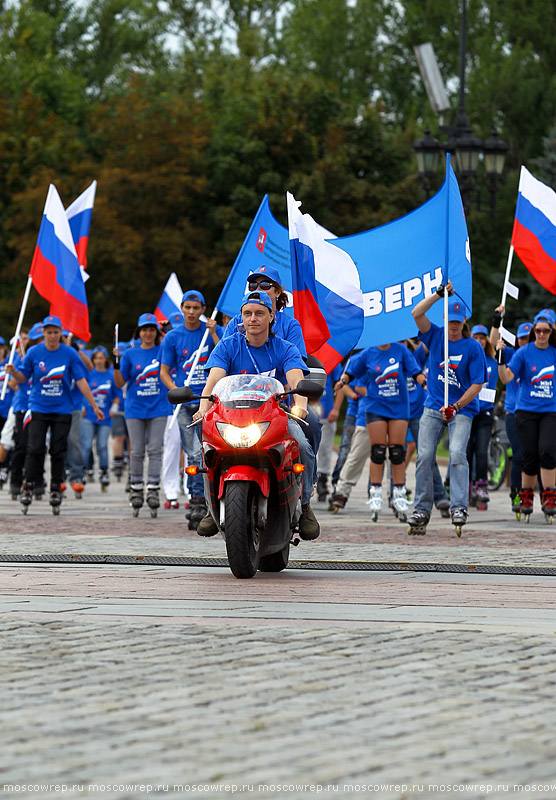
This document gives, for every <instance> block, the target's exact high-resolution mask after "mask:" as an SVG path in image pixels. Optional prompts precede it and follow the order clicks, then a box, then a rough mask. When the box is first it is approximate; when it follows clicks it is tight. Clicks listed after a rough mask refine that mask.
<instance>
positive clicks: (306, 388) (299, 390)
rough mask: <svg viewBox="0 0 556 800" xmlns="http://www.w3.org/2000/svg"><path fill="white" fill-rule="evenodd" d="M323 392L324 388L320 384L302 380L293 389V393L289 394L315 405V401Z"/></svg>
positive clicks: (305, 379)
mask: <svg viewBox="0 0 556 800" xmlns="http://www.w3.org/2000/svg"><path fill="white" fill-rule="evenodd" d="M323 392H324V388H323V387H322V386H321V385H320V383H317V381H312V380H310V378H303V379H302V380H300V381H299V383H298V384H297V386H296V387H295V391H291V392H290V394H298V395H300V396H301V397H306V398H307V399H308V400H311V401H312V402H313V403H315V402H316V401H317V400H320V399H321V397H322V394H323Z"/></svg>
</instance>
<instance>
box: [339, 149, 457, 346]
mask: <svg viewBox="0 0 556 800" xmlns="http://www.w3.org/2000/svg"><path fill="white" fill-rule="evenodd" d="M333 242H334V244H335V245H336V247H341V248H342V249H343V250H345V251H346V252H347V253H349V255H350V256H351V257H352V259H353V260H354V261H355V264H356V266H357V269H358V271H359V278H360V282H361V291H362V292H363V298H364V313H365V326H364V329H363V334H362V335H361V338H360V339H359V343H358V345H357V346H358V347H370V346H374V345H379V344H388V343H390V342H396V341H399V340H400V339H406V338H408V337H411V336H416V335H417V326H416V325H415V322H414V320H413V317H412V315H411V309H412V308H413V306H415V305H416V303H418V302H419V301H420V300H422V299H423V297H427V296H428V295H430V294H432V293H433V292H434V291H435V290H436V287H437V286H439V285H440V284H441V283H445V282H446V281H447V280H448V278H450V280H451V281H452V284H453V286H454V289H455V292H456V294H457V295H458V297H459V298H460V300H462V301H463V303H464V305H465V306H466V308H467V314H466V315H467V316H468V317H469V316H471V308H472V279H471V254H470V249H469V237H468V234H467V224H466V221H465V214H464V211H463V203H462V201H461V195H460V191H459V186H458V182H457V178H456V176H455V173H454V171H453V169H452V167H451V166H450V165H449V164H448V169H447V176H446V180H445V181H444V183H443V184H442V186H441V188H440V189H439V191H438V192H437V193H436V194H435V195H434V196H433V197H431V199H430V200H428V201H427V202H426V203H425V204H424V205H422V206H420V207H419V208H416V209H415V211H412V212H411V213H409V214H407V215H406V216H405V217H401V218H400V219H396V220H394V221H393V222H389V223H387V224H386V225H382V226H380V227H379V228H373V229H372V230H369V231H365V232H363V233H357V234H355V235H354V236H344V237H339V238H338V239H334V240H333ZM442 314H443V304H442V303H437V304H436V305H434V306H433V307H432V309H431V310H430V312H427V316H428V317H429V318H430V320H431V321H432V322H435V323H436V324H437V325H442V324H443V319H442Z"/></svg>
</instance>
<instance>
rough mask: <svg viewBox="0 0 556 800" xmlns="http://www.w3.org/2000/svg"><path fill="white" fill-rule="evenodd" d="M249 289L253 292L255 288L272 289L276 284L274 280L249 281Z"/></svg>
mask: <svg viewBox="0 0 556 800" xmlns="http://www.w3.org/2000/svg"><path fill="white" fill-rule="evenodd" d="M247 285H248V286H249V291H251V292H253V291H254V290H255V289H264V290H265V291H266V289H272V287H273V286H274V284H273V283H272V281H249V282H248V284H247Z"/></svg>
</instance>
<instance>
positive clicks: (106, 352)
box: [92, 344, 109, 358]
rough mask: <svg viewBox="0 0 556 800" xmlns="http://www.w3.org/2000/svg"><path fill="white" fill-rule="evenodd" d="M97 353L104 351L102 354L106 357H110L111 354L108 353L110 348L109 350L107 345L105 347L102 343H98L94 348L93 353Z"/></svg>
mask: <svg viewBox="0 0 556 800" xmlns="http://www.w3.org/2000/svg"><path fill="white" fill-rule="evenodd" d="M95 353H102V355H103V356H104V357H105V358H109V355H108V350H107V349H106V347H104V345H102V344H99V345H97V346H96V347H95V348H94V350H93V352H92V355H94V354H95Z"/></svg>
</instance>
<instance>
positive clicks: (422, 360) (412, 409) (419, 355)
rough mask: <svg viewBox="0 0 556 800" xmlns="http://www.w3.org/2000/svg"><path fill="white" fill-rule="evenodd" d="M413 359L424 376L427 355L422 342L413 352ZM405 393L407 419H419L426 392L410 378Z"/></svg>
mask: <svg viewBox="0 0 556 800" xmlns="http://www.w3.org/2000/svg"><path fill="white" fill-rule="evenodd" d="M412 355H413V358H414V359H415V361H416V362H417V366H418V367H419V370H420V371H421V372H422V373H423V374H425V370H426V365H427V358H428V356H427V354H426V352H425V347H424V345H423V342H420V343H419V346H418V347H416V348H415V350H414V351H413V354H412ZM407 392H408V394H409V419H421V416H422V414H423V408H424V407H425V400H426V398H427V392H426V390H425V389H424V388H423V387H422V386H421V384H420V383H417V381H416V380H415V378H412V377H411V376H409V377H408V379H407Z"/></svg>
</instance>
